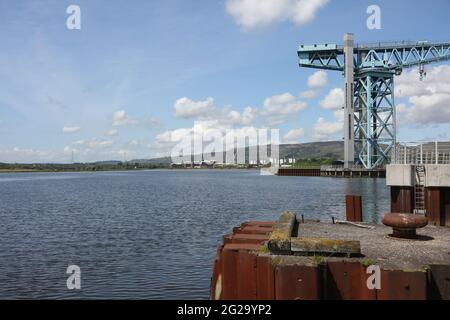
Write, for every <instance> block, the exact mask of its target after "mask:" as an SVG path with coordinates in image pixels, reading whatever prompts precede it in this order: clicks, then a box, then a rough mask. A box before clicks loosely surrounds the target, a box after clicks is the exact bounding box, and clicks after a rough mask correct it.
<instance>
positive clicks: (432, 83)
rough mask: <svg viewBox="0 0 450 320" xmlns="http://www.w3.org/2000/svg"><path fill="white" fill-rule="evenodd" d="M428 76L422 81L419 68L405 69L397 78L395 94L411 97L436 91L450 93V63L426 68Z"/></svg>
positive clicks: (399, 96)
mask: <svg viewBox="0 0 450 320" xmlns="http://www.w3.org/2000/svg"><path fill="white" fill-rule="evenodd" d="M426 72H427V76H426V77H425V78H424V79H423V81H420V77H419V71H418V70H417V68H415V69H412V70H411V71H404V72H403V73H402V74H401V75H400V76H398V77H396V78H395V96H396V97H397V98H401V97H411V96H422V95H430V94H435V93H448V94H450V65H440V66H435V67H432V68H429V69H427V70H426Z"/></svg>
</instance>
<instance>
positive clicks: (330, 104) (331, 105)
mask: <svg viewBox="0 0 450 320" xmlns="http://www.w3.org/2000/svg"><path fill="white" fill-rule="evenodd" d="M344 102H345V99H344V90H342V89H341V88H334V89H332V90H331V91H330V92H329V93H328V95H327V96H326V97H325V98H324V99H323V100H322V101H320V102H319V105H320V106H321V107H322V108H324V109H339V108H342V107H343V106H344Z"/></svg>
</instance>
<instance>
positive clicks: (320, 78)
mask: <svg viewBox="0 0 450 320" xmlns="http://www.w3.org/2000/svg"><path fill="white" fill-rule="evenodd" d="M327 83H328V76H327V73H326V72H325V71H322V70H319V71H316V72H314V73H313V74H312V75H311V76H309V78H308V87H310V88H311V89H320V88H323V87H325V86H326V85H327Z"/></svg>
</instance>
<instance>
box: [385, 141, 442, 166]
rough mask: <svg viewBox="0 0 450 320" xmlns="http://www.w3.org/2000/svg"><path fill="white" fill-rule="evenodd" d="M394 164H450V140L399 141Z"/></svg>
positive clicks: (394, 153) (394, 154) (394, 155)
mask: <svg viewBox="0 0 450 320" xmlns="http://www.w3.org/2000/svg"><path fill="white" fill-rule="evenodd" d="M391 163H392V164H416V165H417V164H450V141H433V142H404V143H403V142H402V143H397V145H396V147H395V150H394V152H393V156H392V161H391Z"/></svg>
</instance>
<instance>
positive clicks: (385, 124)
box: [354, 70, 395, 169]
mask: <svg viewBox="0 0 450 320" xmlns="http://www.w3.org/2000/svg"><path fill="white" fill-rule="evenodd" d="M354 111H355V112H354V120H355V121H354V122H355V127H354V137H355V156H356V157H357V160H358V161H357V162H358V163H360V164H361V165H363V166H364V167H365V168H367V169H373V168H376V167H378V166H380V165H381V164H383V163H384V162H387V161H389V160H390V158H391V156H390V153H391V150H392V148H393V147H394V145H395V104H394V74H393V73H392V72H385V71H382V70H369V71H364V72H361V73H357V74H356V75H355V95H354Z"/></svg>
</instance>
